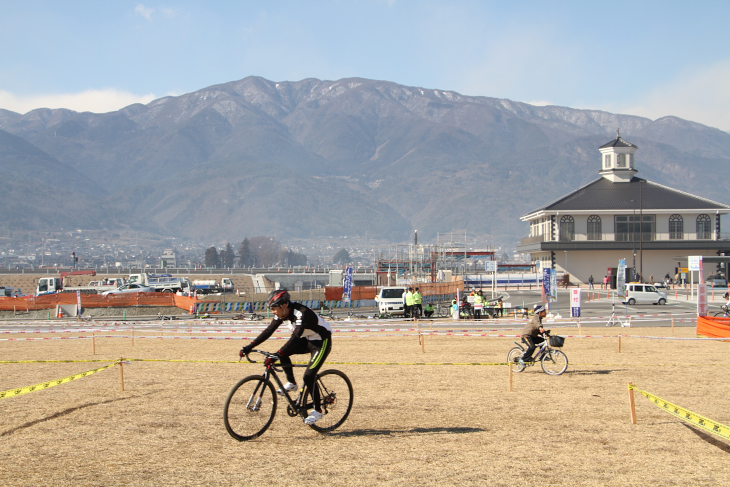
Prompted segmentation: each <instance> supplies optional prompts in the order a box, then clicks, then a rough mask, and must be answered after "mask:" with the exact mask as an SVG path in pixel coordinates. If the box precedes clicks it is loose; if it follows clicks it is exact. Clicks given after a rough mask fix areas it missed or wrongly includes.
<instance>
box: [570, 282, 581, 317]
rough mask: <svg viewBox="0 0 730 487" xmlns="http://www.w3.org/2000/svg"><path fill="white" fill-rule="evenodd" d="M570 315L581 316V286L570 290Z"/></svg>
mask: <svg viewBox="0 0 730 487" xmlns="http://www.w3.org/2000/svg"><path fill="white" fill-rule="evenodd" d="M570 316H571V317H572V318H580V288H575V289H571V290H570Z"/></svg>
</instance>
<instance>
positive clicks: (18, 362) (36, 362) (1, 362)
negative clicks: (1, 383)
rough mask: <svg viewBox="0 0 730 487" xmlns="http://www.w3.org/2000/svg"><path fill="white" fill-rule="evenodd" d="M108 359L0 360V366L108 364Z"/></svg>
mask: <svg viewBox="0 0 730 487" xmlns="http://www.w3.org/2000/svg"><path fill="white" fill-rule="evenodd" d="M108 361H109V359H108V358H100V359H91V360H0V364H71V363H76V362H108Z"/></svg>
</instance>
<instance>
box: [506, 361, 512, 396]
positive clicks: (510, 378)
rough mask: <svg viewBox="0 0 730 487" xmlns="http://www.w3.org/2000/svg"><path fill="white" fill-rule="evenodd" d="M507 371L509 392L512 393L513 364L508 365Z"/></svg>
mask: <svg viewBox="0 0 730 487" xmlns="http://www.w3.org/2000/svg"><path fill="white" fill-rule="evenodd" d="M507 369H508V370H509V392H512V364H509V363H508V364H507Z"/></svg>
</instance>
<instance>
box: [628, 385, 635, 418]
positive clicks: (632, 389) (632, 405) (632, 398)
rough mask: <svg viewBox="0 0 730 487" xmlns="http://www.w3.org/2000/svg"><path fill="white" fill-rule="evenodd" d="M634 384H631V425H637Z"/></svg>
mask: <svg viewBox="0 0 730 487" xmlns="http://www.w3.org/2000/svg"><path fill="white" fill-rule="evenodd" d="M633 385H634V384H633V383H631V382H629V406H630V407H631V424H636V404H635V403H634V388H633V387H632V386H633Z"/></svg>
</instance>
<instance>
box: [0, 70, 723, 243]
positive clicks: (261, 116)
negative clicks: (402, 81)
mask: <svg viewBox="0 0 730 487" xmlns="http://www.w3.org/2000/svg"><path fill="white" fill-rule="evenodd" d="M619 128H620V131H621V136H622V138H624V139H625V140H628V141H630V142H632V143H633V144H635V145H637V146H638V147H639V150H638V152H637V153H636V163H635V167H636V168H637V169H638V170H639V176H640V177H643V178H646V179H649V180H651V181H654V182H657V183H661V184H665V185H667V186H670V187H673V188H676V189H680V190H683V191H687V192H689V193H692V194H696V195H698V196H702V197H706V198H710V199H713V200H715V201H718V202H721V203H726V204H727V203H730V198H728V196H727V192H726V191H725V184H726V183H727V182H728V178H727V177H726V176H724V173H725V172H726V170H727V168H728V167H730V166H729V165H728V164H729V163H730V134H728V133H726V132H723V131H721V130H719V129H715V128H711V127H707V126H704V125H701V124H699V123H694V122H691V121H687V120H683V119H680V118H677V117H672V116H668V117H663V118H660V119H658V120H650V119H648V118H643V117H637V116H631V115H621V114H613V113H608V112H604V111H598V110H580V109H573V108H566V107H558V106H533V105H529V104H526V103H520V102H515V101H510V100H506V99H498V98H489V97H474V96H464V95H461V94H459V93H456V92H453V91H444V90H436V89H426V88H417V87H409V86H402V85H398V84H395V83H391V82H386V81H376V80H367V79H360V78H351V79H342V80H338V81H322V80H317V79H305V80H302V81H297V82H274V81H269V80H266V79H263V78H260V77H253V76H252V77H247V78H244V79H242V80H240V81H234V82H230V83H225V84H220V85H215V86H210V87H208V88H204V89H201V90H199V91H196V92H194V93H188V94H185V95H181V96H169V97H164V98H160V99H157V100H154V101H152V102H150V103H149V104H147V105H142V104H135V105H130V106H128V107H125V108H123V109H121V110H118V111H115V112H109V113H102V114H98V113H90V112H84V113H79V112H74V111H72V110H67V109H36V110H33V111H31V112H28V113H26V114H19V113H15V112H11V111H8V110H2V109H0V171H1V174H2V178H1V179H0V190H2V194H3V195H4V200H5V202H4V203H5V204H4V207H5V210H6V211H5V216H4V217H3V218H1V219H0V229H2V230H42V229H60V228H65V229H71V228H73V229H75V228H84V229H101V228H106V229H109V230H125V229H127V230H145V231H150V232H155V233H158V234H161V235H167V236H179V237H189V238H192V239H196V240H200V241H205V242H210V243H214V242H225V241H230V242H236V241H240V240H242V239H243V238H244V237H246V236H252V235H274V236H276V237H277V238H279V239H285V238H287V237H295V238H316V237H319V236H342V235H350V236H361V237H364V236H368V237H375V238H380V239H383V240H388V241H394V242H398V241H404V240H408V239H409V238H410V237H411V236H412V235H413V231H414V230H415V229H417V230H418V233H419V236H421V237H422V239H425V240H429V239H435V237H436V235H437V233H447V232H464V231H466V232H467V233H468V235H469V236H470V237H479V238H483V239H484V240H485V243H497V244H504V243H507V244H509V243H510V242H515V241H516V240H517V239H518V238H519V237H521V236H524V235H525V234H526V226H525V224H524V223H522V222H521V221H520V220H519V217H520V216H521V215H523V214H525V213H527V212H529V211H530V210H533V209H535V208H537V207H539V206H541V205H544V204H546V203H548V202H550V201H552V200H554V199H556V198H558V197H560V196H562V195H564V194H567V193H569V192H571V191H573V190H574V189H576V188H578V187H580V186H581V185H583V184H586V183H588V182H590V181H592V180H594V179H596V178H597V177H598V171H599V169H600V153H599V152H598V147H600V146H601V145H603V144H604V143H606V142H608V141H610V140H612V139H613V138H615V136H616V130H617V129H619Z"/></svg>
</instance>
